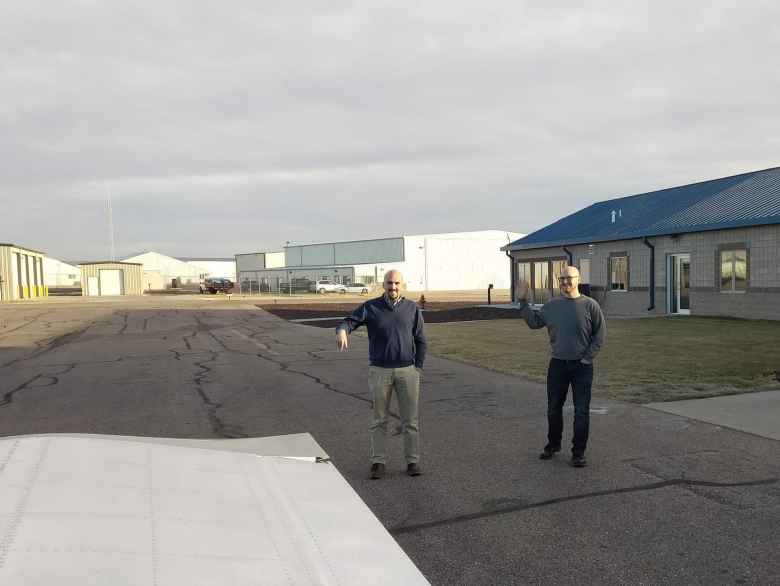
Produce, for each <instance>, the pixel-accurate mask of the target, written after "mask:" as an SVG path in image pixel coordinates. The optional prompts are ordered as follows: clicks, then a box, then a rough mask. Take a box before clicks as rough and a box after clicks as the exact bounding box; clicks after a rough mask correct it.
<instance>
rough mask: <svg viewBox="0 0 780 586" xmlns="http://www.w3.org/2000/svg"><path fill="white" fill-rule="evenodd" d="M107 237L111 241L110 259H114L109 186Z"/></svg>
mask: <svg viewBox="0 0 780 586" xmlns="http://www.w3.org/2000/svg"><path fill="white" fill-rule="evenodd" d="M108 237H109V240H110V242H111V261H112V262H113V261H115V260H116V254H115V252H114V210H113V208H112V206H111V188H110V187H109V188H108Z"/></svg>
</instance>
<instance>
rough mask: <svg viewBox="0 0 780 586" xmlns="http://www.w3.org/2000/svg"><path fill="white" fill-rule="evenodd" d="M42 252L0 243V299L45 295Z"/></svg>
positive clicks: (29, 297) (7, 299)
mask: <svg viewBox="0 0 780 586" xmlns="http://www.w3.org/2000/svg"><path fill="white" fill-rule="evenodd" d="M43 256H44V255H43V253H42V252H38V251H37V250H30V249H29V248H24V247H22V246H17V245H15V244H0V301H11V300H14V299H33V298H35V297H45V296H46V295H47V289H46V285H45V282H44V278H43V275H44V273H43Z"/></svg>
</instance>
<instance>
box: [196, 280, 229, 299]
mask: <svg viewBox="0 0 780 586" xmlns="http://www.w3.org/2000/svg"><path fill="white" fill-rule="evenodd" d="M232 288H233V281H231V280H230V279H222V278H215V279H204V280H203V282H202V283H201V284H200V292H201V293H211V294H212V295H216V294H217V293H219V292H220V291H221V292H222V293H229V292H230V290H231V289H232Z"/></svg>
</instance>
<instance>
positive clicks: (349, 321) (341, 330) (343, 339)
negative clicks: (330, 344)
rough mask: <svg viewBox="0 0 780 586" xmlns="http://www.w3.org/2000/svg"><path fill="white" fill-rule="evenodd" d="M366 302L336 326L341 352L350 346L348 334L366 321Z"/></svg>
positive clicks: (337, 341)
mask: <svg viewBox="0 0 780 586" xmlns="http://www.w3.org/2000/svg"><path fill="white" fill-rule="evenodd" d="M366 314H367V312H366V304H365V303H363V304H362V305H361V306H360V307H358V308H357V309H355V311H353V312H352V313H351V314H349V315H348V316H347V317H345V318H344V320H343V321H342V322H341V323H340V324H339V325H338V326H336V344H337V345H338V347H339V350H340V351H341V352H345V351H346V350H347V348H349V342H348V341H347V336H348V335H349V334H350V333H351V332H354V331H355V330H356V329H358V328H359V327H360V326H362V325H364V324H365V323H366Z"/></svg>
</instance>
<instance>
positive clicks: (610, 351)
mask: <svg viewBox="0 0 780 586" xmlns="http://www.w3.org/2000/svg"><path fill="white" fill-rule="evenodd" d="M425 330H426V335H427V338H428V350H429V352H430V353H432V354H435V355H438V356H441V357H444V358H450V359H452V360H457V361H460V362H465V363H468V364H474V365H477V366H482V367H485V368H489V369H491V370H496V371H498V372H504V373H507V374H514V375H518V376H521V377H523V378H526V379H529V380H533V381H538V382H544V380H545V375H546V372H547V362H548V359H549V342H548V337H547V330H545V329H542V330H530V329H529V328H528V327H527V326H526V324H525V322H524V321H522V320H495V321H484V322H460V323H458V322H454V323H445V324H428V325H426V327H425ZM776 371H780V323H778V322H772V321H747V320H736V319H726V318H705V317H674V318H672V317H669V318H651V319H612V320H609V321H608V323H607V342H606V344H605V346H604V348H603V349H602V351H601V353H600V354H599V356H598V358H597V360H596V370H595V372H596V378H595V381H594V387H593V392H594V395H595V396H600V397H608V398H613V399H619V400H623V401H630V402H635V403H649V402H654V401H674V400H679V399H693V398H700V397H713V396H716V395H727V394H734V393H745V392H751V391H756V390H768V389H780V382H778V381H777V376H778V375H777V374H776Z"/></svg>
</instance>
